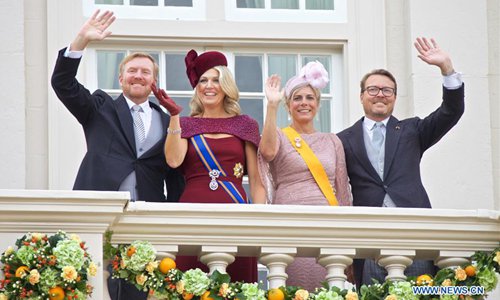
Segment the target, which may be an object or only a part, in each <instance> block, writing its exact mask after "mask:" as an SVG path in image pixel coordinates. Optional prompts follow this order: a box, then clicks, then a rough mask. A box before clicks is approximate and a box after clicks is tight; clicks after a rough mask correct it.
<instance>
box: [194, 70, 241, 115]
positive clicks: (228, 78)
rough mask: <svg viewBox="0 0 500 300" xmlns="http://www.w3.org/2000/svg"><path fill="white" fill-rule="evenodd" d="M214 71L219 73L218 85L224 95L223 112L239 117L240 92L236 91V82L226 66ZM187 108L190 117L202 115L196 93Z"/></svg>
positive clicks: (201, 105) (200, 104)
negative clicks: (189, 108) (189, 109)
mask: <svg viewBox="0 0 500 300" xmlns="http://www.w3.org/2000/svg"><path fill="white" fill-rule="evenodd" d="M214 69H216V70H217V71H218V72H219V83H220V86H221V88H222V91H223V92H224V94H225V95H226V96H225V97H224V110H225V111H226V112H227V113H228V114H230V115H240V114H241V107H240V104H239V103H238V101H239V100H240V91H239V90H238V86H236V81H234V78H233V75H232V74H231V71H229V69H228V68H227V67H226V66H216V67H214ZM198 84H199V83H198ZM189 107H191V114H190V115H191V116H199V115H202V114H203V112H204V111H205V108H204V107H203V102H201V99H200V97H198V93H197V92H196V91H195V93H194V95H193V98H191V101H190V102H189Z"/></svg>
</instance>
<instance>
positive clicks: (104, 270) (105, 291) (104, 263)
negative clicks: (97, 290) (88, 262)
mask: <svg viewBox="0 0 500 300" xmlns="http://www.w3.org/2000/svg"><path fill="white" fill-rule="evenodd" d="M112 261H113V260H112V259H103V260H102V278H103V279H104V283H103V285H102V296H103V298H102V299H103V300H110V299H111V298H110V297H109V290H108V278H109V276H111V273H109V271H108V265H109V264H110V263H111V262H112Z"/></svg>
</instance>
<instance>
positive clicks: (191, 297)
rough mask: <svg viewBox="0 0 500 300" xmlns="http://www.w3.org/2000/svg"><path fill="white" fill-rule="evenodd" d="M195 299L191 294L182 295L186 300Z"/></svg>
mask: <svg viewBox="0 0 500 300" xmlns="http://www.w3.org/2000/svg"><path fill="white" fill-rule="evenodd" d="M193 297H194V295H193V294H191V293H186V292H184V293H182V299H184V300H191V299H193Z"/></svg>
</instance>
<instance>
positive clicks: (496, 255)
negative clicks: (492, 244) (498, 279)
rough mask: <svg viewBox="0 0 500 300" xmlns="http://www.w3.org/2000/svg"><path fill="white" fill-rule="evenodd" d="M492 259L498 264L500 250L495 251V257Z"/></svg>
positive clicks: (499, 262) (499, 261)
mask: <svg viewBox="0 0 500 300" xmlns="http://www.w3.org/2000/svg"><path fill="white" fill-rule="evenodd" d="M493 261H496V262H497V264H498V265H499V266H500V251H497V253H496V254H495V257H493Z"/></svg>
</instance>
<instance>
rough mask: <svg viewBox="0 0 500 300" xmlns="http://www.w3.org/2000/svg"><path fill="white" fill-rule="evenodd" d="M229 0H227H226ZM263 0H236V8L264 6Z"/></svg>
mask: <svg viewBox="0 0 500 300" xmlns="http://www.w3.org/2000/svg"><path fill="white" fill-rule="evenodd" d="M227 1H229V0H227ZM264 2H265V0H236V7H237V8H264Z"/></svg>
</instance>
